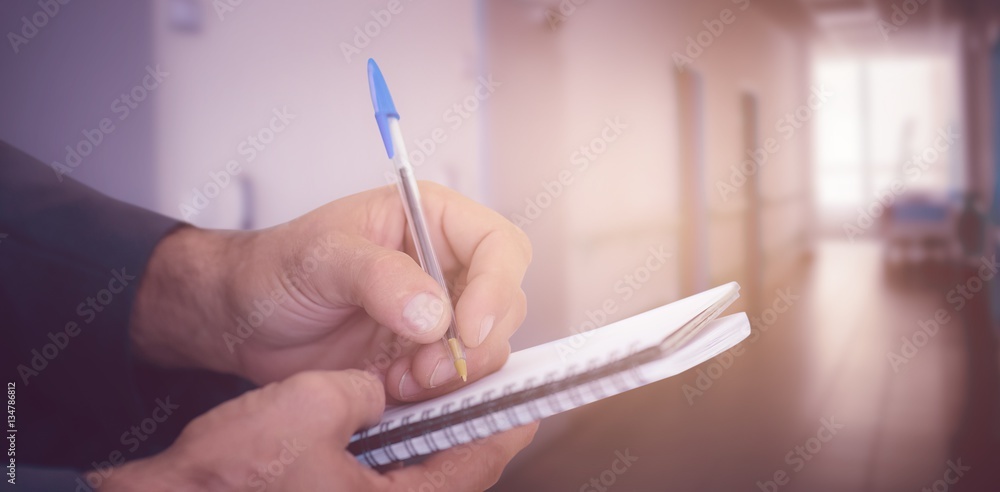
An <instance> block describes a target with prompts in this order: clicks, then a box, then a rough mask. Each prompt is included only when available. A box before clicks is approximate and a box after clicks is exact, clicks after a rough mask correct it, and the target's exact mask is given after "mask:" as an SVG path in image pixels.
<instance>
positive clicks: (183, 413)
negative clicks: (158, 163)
mask: <svg viewBox="0 0 1000 492" xmlns="http://www.w3.org/2000/svg"><path fill="white" fill-rule="evenodd" d="M181 225H182V224H181V223H179V222H177V221H176V220H173V219H170V218H168V217H164V216H162V215H159V214H156V213H153V212H150V211H148V210H144V209H141V208H138V207H135V206H132V205H129V204H127V203H123V202H120V201H117V200H114V199H111V198H109V197H107V196H104V195H102V194H100V193H98V192H96V191H94V190H92V189H90V188H88V187H86V186H83V185H82V184H80V183H78V182H76V181H74V180H72V179H69V178H67V177H66V176H63V179H62V180H59V179H58V178H57V175H56V173H55V172H54V171H53V170H52V169H51V168H49V167H48V166H46V165H44V164H42V163H40V162H38V161H37V160H36V159H34V158H32V157H30V156H28V155H26V154H24V153H23V152H21V151H19V150H17V149H15V148H13V147H11V146H10V145H7V144H5V143H3V142H0V355H2V359H0V360H2V363H0V366H2V367H0V370H3V373H4V376H5V378H4V383H5V384H6V385H7V387H8V393H10V389H12V388H13V390H14V395H15V397H14V405H13V414H14V420H13V427H14V428H15V429H16V431H17V432H16V451H15V456H14V458H15V459H16V463H17V464H18V465H19V466H24V467H25V469H27V467H28V466H29V465H36V466H60V467H68V468H73V469H76V470H87V469H93V468H101V467H102V466H104V465H105V464H120V463H119V462H121V461H126V460H129V459H134V458H138V457H141V456H145V455H149V454H153V453H155V452H158V451H160V450H162V449H163V448H164V447H166V446H168V445H169V444H170V442H172V441H173V439H174V438H175V437H176V434H177V433H178V432H179V430H180V429H181V428H182V427H183V426H184V425H185V424H186V423H187V421H189V420H190V419H191V418H193V417H194V416H196V415H198V414H200V413H202V412H203V411H205V410H206V409H207V408H210V407H211V406H213V405H214V404H216V403H218V402H220V401H223V400H225V399H227V398H229V397H231V396H233V395H235V394H238V392H239V391H242V390H243V389H245V388H246V386H245V383H243V382H241V381H238V380H236V379H235V378H230V377H223V376H221V375H212V374H205V373H202V372H201V371H169V370H162V369H159V368H155V367H149V366H146V365H144V364H142V363H141V362H139V361H136V360H134V359H133V357H132V355H131V353H130V344H129V338H128V320H129V316H130V313H131V310H132V306H133V303H134V301H135V295H136V291H137V289H138V285H139V282H141V280H142V278H143V273H144V269H145V266H146V263H147V261H148V259H149V257H150V255H151V254H152V252H153V249H154V248H155V246H156V244H157V242H159V241H160V239H161V238H163V237H164V236H165V235H166V234H168V233H169V232H170V231H171V230H173V229H174V228H176V227H179V226H181ZM10 410H11V409H10V408H8V414H9V413H10ZM7 420H9V416H8V418H7ZM10 428H11V425H10V422H8V426H7V428H6V429H5V431H6V432H5V434H9V433H10V432H9V430H10ZM4 448H5V449H6V448H8V445H7V444H5V445H4ZM5 454H7V453H5ZM4 464H5V465H7V464H8V459H7V458H6V457H5V459H4ZM5 481H6V479H5Z"/></svg>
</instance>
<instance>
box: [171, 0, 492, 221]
mask: <svg viewBox="0 0 1000 492" xmlns="http://www.w3.org/2000/svg"><path fill="white" fill-rule="evenodd" d="M389 3H390V2H388V1H387V0H365V1H355V2H322V1H319V0H298V1H284V2H242V4H240V5H239V6H237V7H235V8H234V10H233V11H231V12H224V13H223V15H222V18H221V19H220V16H219V15H217V13H216V12H215V11H214V10H213V9H212V8H211V6H210V4H208V3H202V2H181V1H180V0H173V1H167V0H161V1H160V2H158V3H157V9H156V12H155V16H156V22H155V29H156V34H155V37H156V52H157V56H158V58H159V60H160V61H161V63H162V65H163V67H164V68H165V69H167V70H169V71H170V72H171V74H172V75H171V76H170V80H169V84H164V87H163V89H162V91H161V93H160V94H159V96H160V98H159V102H160V106H159V116H158V119H157V135H158V142H159V151H158V168H159V178H158V182H159V183H160V186H161V196H162V198H161V199H160V201H159V208H160V209H161V211H163V212H165V213H169V214H172V215H180V206H181V204H184V203H188V204H190V203H192V197H193V196H194V191H193V190H194V189H195V188H202V187H203V186H204V185H205V184H206V183H208V182H210V175H209V173H210V172H213V171H215V172H217V171H221V170H223V169H224V168H225V166H226V163H227V162H228V161H230V160H232V159H236V160H237V161H238V162H240V164H241V165H242V168H243V169H244V171H243V174H245V175H246V176H248V177H249V178H250V179H252V181H253V183H254V185H255V190H256V192H255V200H254V202H255V203H254V208H255V210H256V215H257V217H256V220H255V221H254V224H253V225H254V226H256V227H261V226H268V225H273V224H276V223H280V222H283V221H286V220H289V219H291V218H293V217H296V216H298V215H301V214H303V213H305V212H307V211H309V210H311V209H313V208H316V207H318V206H320V205H322V204H324V203H326V202H328V201H330V200H333V199H336V198H338V197H341V196H345V195H348V194H352V193H356V192H359V191H363V190H365V189H369V188H372V187H376V186H380V185H384V184H386V183H387V181H386V179H385V176H384V173H385V172H386V171H388V170H389V169H390V167H389V162H388V158H387V157H386V155H385V151H384V148H383V146H382V143H381V140H380V138H379V133H378V130H377V127H376V125H375V121H374V117H373V110H372V105H371V100H370V98H369V93H368V79H367V70H366V61H367V59H368V58H369V57H374V58H375V59H376V61H378V63H379V65H380V66H381V68H382V71H383V73H384V74H385V76H386V79H387V81H388V83H389V85H390V88H391V89H392V94H393V97H394V99H395V102H396V106H397V108H398V109H399V111H400V113H401V115H402V120H401V122H402V125H403V132H404V135H405V136H406V138H407V139H408V144H409V150H410V152H411V154H412V152H413V151H415V150H417V148H418V147H417V145H416V141H417V140H418V139H426V138H427V137H428V136H429V135H430V134H431V132H432V130H434V129H435V128H441V129H442V130H443V132H444V134H445V135H446V137H447V140H446V141H445V143H444V144H441V145H439V146H438V148H437V149H436V150H435V151H434V152H433V155H432V156H431V157H430V158H428V159H427V160H426V162H425V163H423V164H422V165H420V166H418V167H417V175H418V177H419V178H427V179H435V180H437V181H442V182H447V183H449V184H451V185H452V186H454V187H455V188H457V189H459V190H461V191H463V192H464V193H466V194H468V195H471V196H473V197H477V198H481V196H482V195H481V193H480V183H479V179H480V171H479V168H478V166H479V163H478V157H479V156H478V152H477V151H478V148H479V147H478V137H479V131H480V125H479V121H478V120H479V118H480V114H479V112H478V111H477V112H475V113H473V116H472V117H471V119H468V120H464V121H463V124H462V125H461V126H460V127H459V128H457V129H453V128H452V125H453V123H454V121H453V120H450V119H449V120H446V119H445V112H446V111H447V110H449V108H451V106H452V105H453V104H455V103H461V102H463V100H464V99H465V98H466V97H467V96H470V95H472V94H473V93H474V89H475V87H476V85H477V84H478V82H477V77H478V76H479V75H480V72H479V67H478V65H477V60H478V55H479V47H478V45H477V38H476V31H475V27H476V24H475V15H474V10H473V7H474V5H473V4H471V3H465V2H461V3H455V4H450V3H448V4H446V3H442V2H409V1H405V0H404V1H402V2H398V3H396V2H394V3H393V4H394V5H398V8H396V9H395V10H396V11H397V12H398V13H397V14H395V15H391V16H388V17H386V16H384V15H383V23H384V22H385V21H384V19H385V18H388V19H389V22H388V24H387V25H386V26H385V27H381V26H378V24H375V22H376V21H375V18H374V17H373V15H372V13H371V12H372V11H376V12H379V11H384V10H385V9H387V6H388V5H389ZM178 6H182V7H185V8H188V7H192V6H193V8H196V9H199V10H198V11H199V12H200V15H198V16H194V18H196V19H200V20H196V21H195V23H196V24H198V25H200V27H199V28H198V30H197V32H190V31H186V30H178V29H175V28H173V27H171V26H172V21H173V20H174V16H175V14H176V12H177V11H176V10H173V9H175V8H177V7H178ZM182 17H184V18H186V17H187V16H182ZM366 24H368V26H367V27H368V29H370V32H378V34H377V35H376V36H374V37H373V38H371V40H370V42H369V43H368V45H367V46H365V47H363V48H360V54H356V55H353V57H352V58H351V60H350V61H348V60H347V59H345V56H344V55H343V54H342V48H341V43H352V42H353V40H354V38H355V37H356V35H357V33H356V32H355V28H356V27H357V28H360V29H362V30H364V29H365V28H366ZM376 26H377V28H376ZM359 39H360V38H359ZM361 41H362V43H360V44H363V40H361ZM274 108H287V110H288V111H289V112H291V113H293V114H294V115H295V119H294V120H293V121H292V122H291V123H290V124H289V125H288V127H287V129H286V130H285V131H283V132H281V133H279V134H277V135H276V136H275V138H274V140H273V142H272V143H270V144H269V145H267V146H266V148H265V149H264V150H262V151H260V152H259V154H258V155H257V156H256V158H254V159H253V160H252V162H248V161H249V154H241V153H240V149H239V146H240V145H241V142H243V141H244V140H245V139H246V138H247V137H248V135H251V134H256V133H257V132H259V131H260V130H261V129H263V128H265V127H266V126H267V125H268V124H269V121H270V118H271V116H272V110H273V109H274ZM240 194H241V191H240V188H239V187H238V186H235V185H231V186H229V187H228V188H226V189H225V190H224V191H223V192H222V193H221V194H220V196H219V197H218V198H216V199H215V200H213V202H212V203H211V204H210V205H209V206H208V207H206V208H205V209H204V211H202V212H200V213H199V214H197V215H194V216H193V217H191V218H190V220H192V221H193V222H194V223H195V224H199V225H208V226H216V227H236V226H237V225H238V224H239V222H240V217H241V213H242V210H241V206H240V200H241V198H240Z"/></svg>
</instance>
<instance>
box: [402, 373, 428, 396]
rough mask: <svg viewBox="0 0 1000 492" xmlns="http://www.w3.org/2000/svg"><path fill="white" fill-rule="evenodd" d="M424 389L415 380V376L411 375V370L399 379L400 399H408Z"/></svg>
mask: <svg viewBox="0 0 1000 492" xmlns="http://www.w3.org/2000/svg"><path fill="white" fill-rule="evenodd" d="M421 389H423V388H421V387H420V385H419V384H417V381H416V380H415V379H413V375H412V374H410V370H409V369H407V370H406V372H404V373H403V377H401V378H399V397H400V398H403V399H406V398H409V397H411V396H413V395H415V394H417V393H419V392H420V390H421Z"/></svg>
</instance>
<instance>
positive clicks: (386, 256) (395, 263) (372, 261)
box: [341, 238, 451, 344]
mask: <svg viewBox="0 0 1000 492" xmlns="http://www.w3.org/2000/svg"><path fill="white" fill-rule="evenodd" d="M344 242H345V243H351V244H342V246H343V247H344V248H345V250H346V248H351V251H350V252H349V253H348V254H347V255H346V256H345V261H344V264H343V265H342V268H344V270H342V271H346V272H349V274H348V275H342V276H341V278H343V279H344V281H346V282H347V286H346V287H347V297H348V298H349V300H350V301H351V302H353V303H355V304H357V305H359V306H361V307H363V308H364V309H365V311H366V312H367V313H368V315H369V316H371V317H372V318H373V319H374V320H375V321H377V322H378V323H379V324H381V325H383V326H386V327H387V328H389V329H391V330H392V331H393V332H395V333H397V334H398V335H401V336H403V337H406V338H408V339H410V340H413V341H415V342H417V343H422V344H425V343H431V342H433V341H435V340H440V339H441V337H442V336H444V332H445V330H447V328H448V323H449V322H450V319H451V305H450V303H451V301H450V300H449V299H448V298H447V297H446V296H445V295H444V292H443V290H442V289H441V287H440V286H439V285H438V284H437V282H435V281H434V279H433V278H431V277H430V276H429V275H427V274H426V273H425V272H424V271H423V270H422V269H421V268H420V265H418V264H417V263H416V262H415V261H414V260H413V258H411V257H409V256H408V255H406V254H405V253H402V252H399V251H393V250H390V249H386V248H383V247H380V246H377V245H375V244H372V243H370V242H368V241H366V240H364V239H360V238H354V239H346V238H345V241H344Z"/></svg>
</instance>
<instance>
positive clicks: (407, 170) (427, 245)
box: [368, 58, 469, 381]
mask: <svg viewBox="0 0 1000 492" xmlns="http://www.w3.org/2000/svg"><path fill="white" fill-rule="evenodd" d="M368 89H369V90H370V91H371V96H372V105H373V106H375V121H376V122H378V131H379V133H380V134H381V135H382V143H383V144H384V145H385V151H386V152H387V153H388V154H389V159H391V160H392V164H393V170H394V171H395V172H396V178H397V179H396V185H397V188H398V189H399V196H400V198H402V200H403V210H404V211H405V212H406V223H407V224H409V225H410V236H412V237H413V243H414V244H413V245H414V247H415V249H416V250H417V259H419V260H420V266H421V267H422V268H423V269H424V271H425V272H427V273H428V274H429V275H430V276H431V277H433V278H434V280H436V281H437V283H438V284H439V285H440V286H441V288H442V289H443V290H444V295H445V298H448V299H450V298H451V297H450V295H449V294H448V285H447V284H446V283H445V280H444V273H443V272H442V271H441V265H440V264H438V261H437V256H436V255H435V254H434V245H432V244H431V238H430V234H428V232H427V221H426V220H424V211H423V207H421V206H420V190H419V189H417V180H416V178H414V177H413V167H412V166H410V159H409V157H407V155H406V145H405V144H404V143H403V134H402V133H400V131H399V113H398V112H397V111H396V105H395V104H394V103H393V102H392V95H391V94H389V88H388V87H387V86H386V84H385V77H383V76H382V71H381V70H379V68H378V65H377V64H376V63H375V60H373V59H371V58H369V59H368ZM449 311H451V321H450V322H449V323H448V332H447V333H445V336H444V343H445V346H446V347H447V350H448V352H449V353H450V354H451V358H452V360H453V361H454V362H455V370H456V371H458V375H459V376H461V377H462V381H467V380H468V377H469V373H468V367H467V366H466V364H465V348H464V347H463V346H462V342H461V341H460V340H459V338H458V330H457V327H456V326H455V310H454V309H449Z"/></svg>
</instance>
